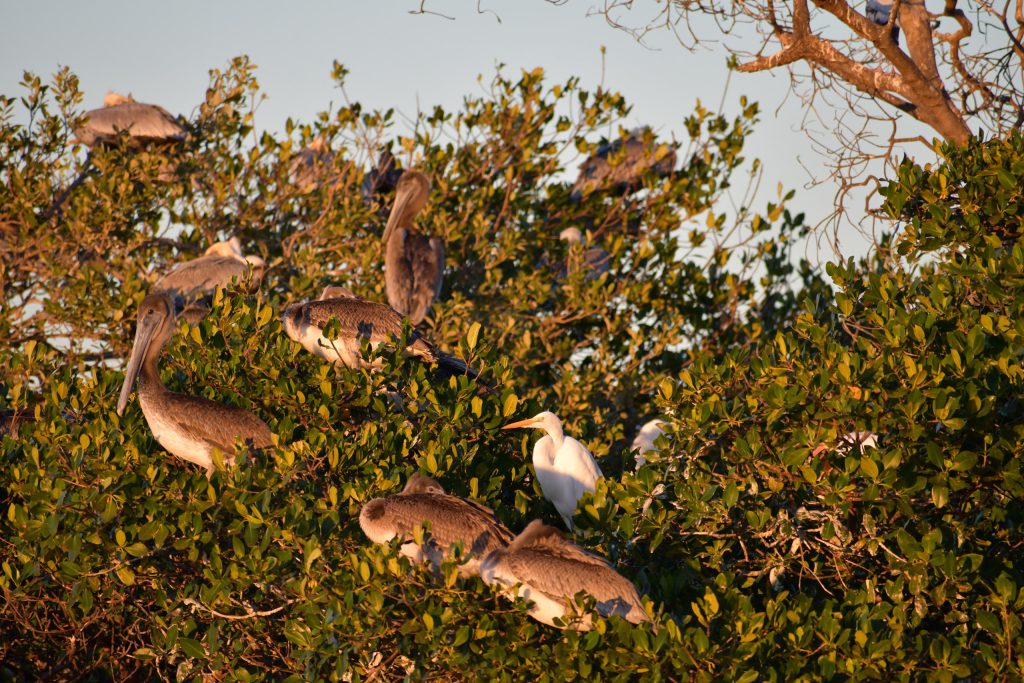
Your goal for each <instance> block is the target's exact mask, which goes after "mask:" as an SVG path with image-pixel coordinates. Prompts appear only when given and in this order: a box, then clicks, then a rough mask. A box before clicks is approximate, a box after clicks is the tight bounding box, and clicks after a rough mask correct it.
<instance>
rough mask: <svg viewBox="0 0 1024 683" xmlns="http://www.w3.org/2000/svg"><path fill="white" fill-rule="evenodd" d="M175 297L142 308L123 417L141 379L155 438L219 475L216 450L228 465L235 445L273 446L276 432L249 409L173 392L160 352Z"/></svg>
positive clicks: (154, 298)
mask: <svg viewBox="0 0 1024 683" xmlns="http://www.w3.org/2000/svg"><path fill="white" fill-rule="evenodd" d="M174 306H175V301H174V299H173V297H172V296H171V295H170V294H168V293H166V292H161V293H157V294H150V295H149V296H147V297H146V298H145V299H143V300H142V303H141V304H139V315H138V327H137V328H136V330H135V341H134V343H133V344H132V353H131V357H130V358H129V360H128V369H127V370H126V371H125V377H124V384H123V385H122V386H121V395H120V396H119V397H118V399H117V414H118V415H123V414H124V409H125V406H126V405H127V404H128V397H129V396H130V395H131V392H132V388H133V387H134V386H135V380H136V379H138V380H139V404H140V405H141V406H142V414H143V415H144V416H145V418H146V424H148V425H149V428H150V430H152V432H153V436H155V437H156V440H157V441H158V442H160V445H161V446H163V447H164V448H166V449H167V450H168V451H169V452H170V453H171V454H172V455H176V456H178V457H179V458H181V459H183V460H187V461H189V462H194V463H195V464H197V465H200V466H202V467H204V468H206V471H207V474H208V475H209V474H212V473H213V469H214V467H213V449H215V448H216V449H218V450H219V451H221V452H222V453H223V454H224V464H226V465H230V464H232V463H233V462H234V459H235V458H234V454H235V443H236V442H239V441H241V442H243V443H245V444H246V445H247V446H249V447H250V448H266V447H268V446H270V445H272V440H271V436H270V428H269V427H267V425H266V423H265V422H263V420H261V419H260V418H258V417H256V416H255V415H253V414H252V413H250V412H249V411H247V410H242V409H241V408H233V407H231V406H225V405H221V404H219V403H214V402H213V401H211V400H209V399H206V398H203V397H201V396H187V395H185V394H178V393H174V392H172V391H168V390H167V387H165V386H164V385H163V382H161V381H160V369H159V366H158V364H159V360H160V350H161V349H162V348H163V345H164V344H165V343H167V340H168V339H170V338H171V335H172V334H173V333H174V320H175V317H174V312H175V311H174Z"/></svg>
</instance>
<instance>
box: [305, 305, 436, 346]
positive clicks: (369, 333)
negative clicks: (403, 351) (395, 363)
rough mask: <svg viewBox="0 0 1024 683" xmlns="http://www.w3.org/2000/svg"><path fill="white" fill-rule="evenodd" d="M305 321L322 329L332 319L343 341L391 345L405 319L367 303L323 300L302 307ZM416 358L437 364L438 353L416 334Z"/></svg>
mask: <svg viewBox="0 0 1024 683" xmlns="http://www.w3.org/2000/svg"><path fill="white" fill-rule="evenodd" d="M302 318H303V321H304V322H306V323H308V324H310V325H313V326H315V327H319V328H321V329H323V328H324V327H326V326H327V323H328V322H329V321H330V319H331V318H337V319H338V325H339V329H338V336H339V338H343V339H366V340H368V341H369V342H370V343H371V344H376V343H381V342H386V341H390V340H391V338H392V337H398V336H401V334H402V315H401V314H400V313H398V311H396V310H395V309H393V308H391V307H390V306H387V305H385V304H379V303H377V302H375V301H366V300H365V299H348V298H338V299H323V300H321V301H310V302H309V303H307V304H303V306H302ZM409 348H410V350H411V351H412V353H413V354H414V355H418V356H422V357H424V358H426V359H427V360H431V361H432V360H435V359H436V358H437V356H438V353H437V349H435V348H434V346H433V345H432V344H430V343H429V342H428V341H427V340H425V339H423V338H421V337H420V336H419V335H418V334H417V333H416V332H415V330H414V331H413V332H412V333H411V335H410V338H409Z"/></svg>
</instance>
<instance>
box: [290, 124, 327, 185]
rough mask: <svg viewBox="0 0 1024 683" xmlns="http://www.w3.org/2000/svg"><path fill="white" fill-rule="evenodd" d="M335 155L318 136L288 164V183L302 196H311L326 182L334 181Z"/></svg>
mask: <svg viewBox="0 0 1024 683" xmlns="http://www.w3.org/2000/svg"><path fill="white" fill-rule="evenodd" d="M333 167H334V154H333V153H332V152H331V148H330V147H328V146H327V142H326V141H325V140H324V139H323V138H322V137H320V136H317V137H316V138H314V139H313V141H312V142H310V143H309V145H307V146H306V147H303V148H302V149H301V150H300V151H299V153H298V154H296V155H295V157H294V158H293V159H292V160H291V162H290V163H289V164H288V182H289V183H291V184H292V186H293V187H295V189H297V190H298V191H299V192H300V193H301V194H309V193H310V192H312V191H313V190H315V189H316V188H317V187H319V186H320V185H321V184H322V183H324V182H331V181H332V178H331V176H332V171H333Z"/></svg>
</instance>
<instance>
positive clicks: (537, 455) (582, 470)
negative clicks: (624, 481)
mask: <svg viewBox="0 0 1024 683" xmlns="http://www.w3.org/2000/svg"><path fill="white" fill-rule="evenodd" d="M502 429H543V430H544V431H545V432H546V434H545V435H544V436H542V437H541V438H540V439H538V440H537V443H536V444H534V446H533V467H534V469H535V470H536V472H537V481H538V482H540V489H541V491H543V492H544V497H545V498H547V499H548V500H550V501H551V502H552V503H553V504H554V506H555V509H556V510H558V514H560V515H561V516H562V519H564V520H565V524H566V526H567V527H569V528H570V529H572V528H573V527H572V516H573V513H575V512H576V503H578V502H579V499H580V498H582V497H583V492H584V491H593V490H594V488H595V486H596V485H597V480H598V479H600V478H601V477H602V474H601V468H600V467H598V466H597V463H596V462H595V461H594V456H592V455H591V454H590V451H588V450H587V448H586V446H584V445H583V444H581V443H580V442H579V441H577V440H576V439H574V438H572V437H571V436H565V433H564V432H563V431H562V421H561V420H559V419H558V416H557V415H555V414H554V413H552V412H551V411H548V410H545V411H544V412H542V413H538V414H537V415H534V416H533V417H531V418H530V419H528V420H521V421H519V422H513V423H512V424H509V425H505V426H504V427H502Z"/></svg>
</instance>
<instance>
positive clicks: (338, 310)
mask: <svg viewBox="0 0 1024 683" xmlns="http://www.w3.org/2000/svg"><path fill="white" fill-rule="evenodd" d="M321 296H322V297H325V296H326V297H329V298H321V299H319V300H317V301H308V302H306V303H304V304H292V305H291V306H288V307H287V308H285V309H284V312H283V313H282V314H281V320H282V322H283V323H284V331H285V334H287V335H288V337H289V338H290V339H291V340H292V341H295V342H298V343H299V344H301V345H302V347H303V348H304V349H306V350H307V351H309V352H310V353H312V354H314V355H317V356H320V357H321V358H323V359H324V360H328V361H330V362H332V363H340V364H342V365H345V366H347V367H350V368H355V369H374V368H376V367H379V365H380V361H379V360H377V361H375V362H373V363H367V362H366V361H365V360H364V359H363V356H362V348H361V345H362V342H363V340H366V341H368V342H369V343H370V346H371V347H372V348H377V347H378V346H380V345H381V344H383V343H385V342H390V341H392V340H393V339H394V338H396V337H399V336H401V334H402V314H401V313H399V312H398V311H396V310H395V309H393V308H391V307H390V306H388V305H387V304H380V303H377V302H375V301H367V300H366V299H360V298H358V297H356V296H355V295H353V294H352V293H351V292H349V291H348V290H346V289H345V288H342V287H328V288H326V289H325V290H324V293H323V294H322V295H321ZM331 319H336V320H337V321H338V337H337V339H333V340H331V339H327V338H326V337H324V336H323V330H324V328H325V327H327V324H328V322H330V320H331ZM405 351H406V353H407V354H409V355H411V356H416V357H418V358H420V359H422V360H424V361H427V362H428V363H437V364H438V365H439V366H440V367H441V369H442V370H444V371H445V372H447V373H449V374H457V375H466V376H468V377H469V378H470V379H474V380H475V379H477V373H476V371H474V370H473V369H472V368H470V367H468V366H467V365H466V362H465V361H463V360H461V359H459V358H456V357H454V356H450V355H448V354H446V353H442V352H441V351H440V350H438V348H437V347H436V346H434V345H433V344H432V343H431V342H429V341H428V340H427V339H425V338H424V337H422V336H421V335H420V334H419V333H418V332H416V331H415V330H412V331H411V333H410V336H409V345H408V346H407V347H406V349H405Z"/></svg>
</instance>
